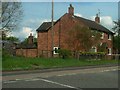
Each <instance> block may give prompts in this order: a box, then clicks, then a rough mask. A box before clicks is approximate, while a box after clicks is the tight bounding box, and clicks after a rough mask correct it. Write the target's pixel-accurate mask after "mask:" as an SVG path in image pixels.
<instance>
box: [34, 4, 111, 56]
mask: <svg viewBox="0 0 120 90" xmlns="http://www.w3.org/2000/svg"><path fill="white" fill-rule="evenodd" d="M76 24H78V25H80V26H84V27H87V28H88V29H90V30H94V31H97V32H100V33H101V34H102V36H101V40H100V44H101V45H105V48H106V50H105V52H106V53H107V54H108V55H111V54H112V51H113V43H112V38H113V33H112V32H111V31H110V30H108V29H107V28H105V27H104V26H102V25H101V24H100V17H99V16H98V14H97V15H96V17H95V21H91V20H88V19H85V18H82V17H78V16H75V15H74V7H73V6H72V5H71V4H70V6H69V8H68V13H65V14H64V15H63V16H62V17H60V18H59V19H58V20H57V21H56V22H54V27H53V32H54V36H53V42H54V47H52V38H51V37H52V30H51V25H52V24H51V22H43V23H42V25H41V26H40V27H39V28H38V29H37V30H36V31H37V35H38V38H37V45H38V46H37V50H38V52H37V53H38V55H37V56H38V57H39V56H45V57H51V56H52V54H54V56H56V55H57V53H55V52H52V51H53V50H55V49H58V48H62V49H64V48H65V49H68V47H67V45H66V43H65V42H66V39H65V38H66V37H67V36H68V34H67V32H68V30H70V29H71V28H73V27H74V26H75V25H76ZM91 48H92V49H94V50H93V51H94V52H97V50H98V47H97V46H94V47H91Z"/></svg>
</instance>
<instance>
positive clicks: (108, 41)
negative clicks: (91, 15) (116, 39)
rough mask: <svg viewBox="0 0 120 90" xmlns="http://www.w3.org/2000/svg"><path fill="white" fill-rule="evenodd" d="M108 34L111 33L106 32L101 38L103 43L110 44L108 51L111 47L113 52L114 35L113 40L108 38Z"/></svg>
mask: <svg viewBox="0 0 120 90" xmlns="http://www.w3.org/2000/svg"><path fill="white" fill-rule="evenodd" d="M108 35H109V34H107V33H104V38H103V39H101V43H104V42H106V43H107V45H108V47H107V48H106V53H107V52H108V50H107V49H108V48H111V49H112V52H113V35H112V38H111V40H109V39H108Z"/></svg>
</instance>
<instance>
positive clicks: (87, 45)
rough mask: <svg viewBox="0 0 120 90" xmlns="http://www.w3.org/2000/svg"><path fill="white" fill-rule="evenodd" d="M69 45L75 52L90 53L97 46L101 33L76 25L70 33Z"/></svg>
mask: <svg viewBox="0 0 120 90" xmlns="http://www.w3.org/2000/svg"><path fill="white" fill-rule="evenodd" d="M68 35H69V37H68V38H67V40H66V41H67V44H68V46H69V47H70V48H72V50H73V51H85V52H87V51H89V50H90V49H91V47H92V46H93V45H94V46H96V45H97V44H98V42H99V39H100V37H101V34H100V33H99V32H96V31H93V30H90V29H88V28H87V27H80V25H75V27H73V28H72V29H71V30H69V32H68Z"/></svg>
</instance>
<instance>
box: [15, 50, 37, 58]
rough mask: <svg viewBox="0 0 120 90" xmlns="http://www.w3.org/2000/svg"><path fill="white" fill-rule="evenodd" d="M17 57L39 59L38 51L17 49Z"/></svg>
mask: <svg viewBox="0 0 120 90" xmlns="http://www.w3.org/2000/svg"><path fill="white" fill-rule="evenodd" d="M16 55H17V56H24V57H37V49H16Z"/></svg>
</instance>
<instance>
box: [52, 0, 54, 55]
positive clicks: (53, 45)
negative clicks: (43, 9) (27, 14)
mask: <svg viewBox="0 0 120 90" xmlns="http://www.w3.org/2000/svg"><path fill="white" fill-rule="evenodd" d="M53 8H54V3H53V0H52V28H51V35H52V48H51V51H52V57H53V54H54V50H53V49H54V31H53V17H54V16H53V15H54V10H53Z"/></svg>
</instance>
